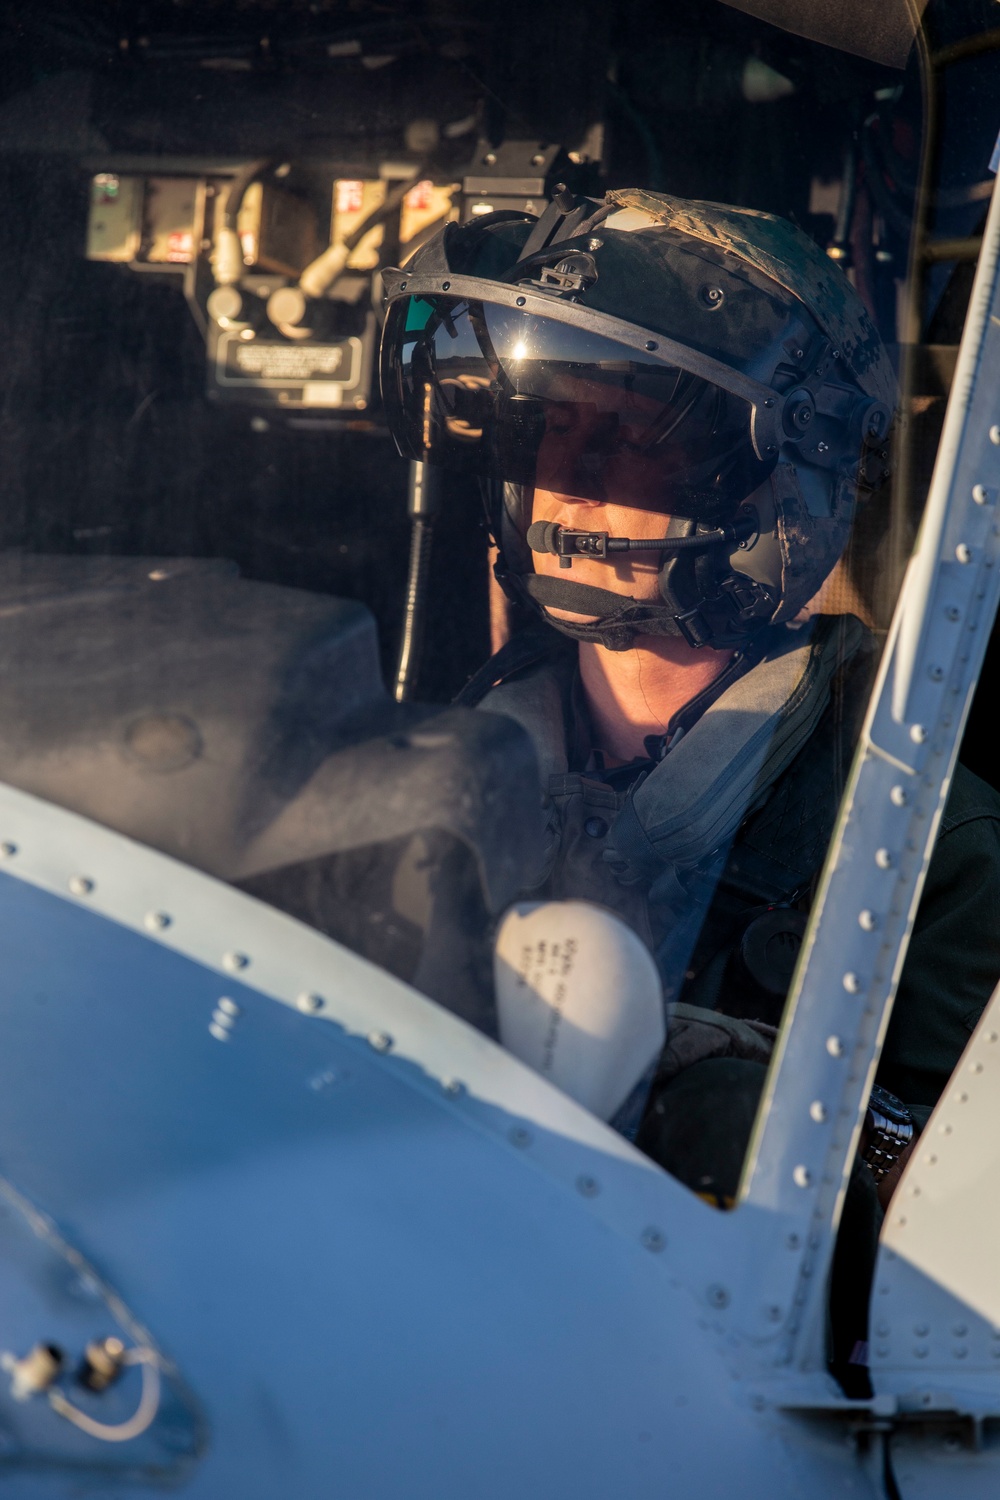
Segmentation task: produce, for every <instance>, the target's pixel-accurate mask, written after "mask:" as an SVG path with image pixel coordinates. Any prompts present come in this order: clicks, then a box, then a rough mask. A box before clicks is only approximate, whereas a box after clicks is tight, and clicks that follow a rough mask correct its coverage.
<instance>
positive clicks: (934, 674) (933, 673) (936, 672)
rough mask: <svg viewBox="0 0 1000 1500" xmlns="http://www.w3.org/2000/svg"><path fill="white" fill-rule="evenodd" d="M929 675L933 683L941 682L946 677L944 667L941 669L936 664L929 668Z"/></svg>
mask: <svg viewBox="0 0 1000 1500" xmlns="http://www.w3.org/2000/svg"><path fill="white" fill-rule="evenodd" d="M927 675H928V677H929V678H930V680H931V682H940V681H941V679H942V677H943V676H944V667H939V666H938V665H937V663H936V662H935V663H934V665H933V666H930V667H928V668H927Z"/></svg>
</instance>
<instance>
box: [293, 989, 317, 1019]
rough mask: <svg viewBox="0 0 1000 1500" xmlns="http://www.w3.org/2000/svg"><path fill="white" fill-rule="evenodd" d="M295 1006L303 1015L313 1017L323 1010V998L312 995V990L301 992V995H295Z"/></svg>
mask: <svg viewBox="0 0 1000 1500" xmlns="http://www.w3.org/2000/svg"><path fill="white" fill-rule="evenodd" d="M295 1004H296V1006H297V1007H298V1009H299V1010H301V1011H302V1012H303V1014H305V1015H307V1016H314V1015H315V1014H316V1012H317V1011H318V1010H322V1009H323V996H322V995H315V994H313V992H312V990H303V991H302V993H301V995H296V997H295Z"/></svg>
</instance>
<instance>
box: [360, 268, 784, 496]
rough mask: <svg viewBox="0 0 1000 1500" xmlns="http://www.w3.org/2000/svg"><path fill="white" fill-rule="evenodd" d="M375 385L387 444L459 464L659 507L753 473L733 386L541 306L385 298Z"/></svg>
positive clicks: (743, 407)
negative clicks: (539, 311)
mask: <svg viewBox="0 0 1000 1500" xmlns="http://www.w3.org/2000/svg"><path fill="white" fill-rule="evenodd" d="M382 393H383V399H384V401H385V406H386V412H387V416H388V420H389V426H390V428H391V430H392V433H393V436H394V437H395V439H396V443H397V445H398V446H399V448H400V451H401V452H402V453H403V454H404V455H405V456H407V457H409V458H415V459H422V460H425V461H427V462H430V463H434V464H439V465H442V466H443V467H446V468H450V469H455V470H458V471H459V472H461V473H465V474H472V475H479V476H481V477H485V478H494V479H504V480H508V481H510V482H512V483H516V484H531V485H534V486H535V487H536V488H541V489H545V490H551V491H553V492H554V493H556V494H560V495H569V496H573V497H575V498H576V499H580V500H597V501H601V502H603V503H604V504H609V505H628V506H633V507H636V508H638V509H642V510H652V511H660V512H663V513H665V514H668V515H689V516H695V517H706V516H713V517H714V516H718V515H721V514H724V513H726V512H728V511H730V510H732V509H734V508H735V507H736V506H738V505H739V504H740V502H741V501H743V500H744V499H745V498H746V497H747V495H749V494H751V493H752V492H753V490H755V489H756V488H757V487H758V486H759V485H760V484H761V483H762V482H763V480H764V479H765V478H766V476H767V474H768V472H769V471H770V468H771V467H772V465H769V464H765V463H762V462H761V460H760V459H759V458H758V456H757V453H756V451H755V449H754V446H753V441H752V438H751V418H752V407H751V406H750V404H749V403H748V402H747V401H746V400H744V399H743V398H742V397H740V396H736V395H734V394H733V393H732V392H730V391H726V390H723V389H722V388H721V387H720V386H718V385H714V384H712V383H711V382H709V381H707V380H705V379H703V378H701V377H699V376H697V375H694V374H693V373H691V371H689V370H685V369H682V368H680V367H678V366H677V365H671V364H665V363H663V362H662V361H660V360H657V359H656V358H655V357H654V356H653V355H648V356H643V355H642V354H641V353H640V352H639V351H637V350H635V349H632V348H630V347H629V346H627V345H625V344H619V343H617V342H615V341H614V340H611V339H606V338H603V337H601V336H600V335H598V334H595V333H592V332H590V331H589V330H587V329H585V328H580V327H577V326H574V325H572V324H568V323H563V322H561V321H559V320H557V319H555V318H547V317H539V316H537V315H536V314H534V313H529V312H522V311H521V310H519V309H516V308H511V307H504V306H500V305H497V304H495V303H489V302H469V301H465V300H463V299H461V298H458V297H449V296H434V297H407V298H401V299H400V300H399V301H397V302H395V303H394V304H393V306H392V307H391V308H390V311H389V314H388V318H387V320H386V326H385V333H384V336H383V343H382Z"/></svg>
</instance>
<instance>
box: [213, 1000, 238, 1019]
mask: <svg viewBox="0 0 1000 1500" xmlns="http://www.w3.org/2000/svg"><path fill="white" fill-rule="evenodd" d="M218 1008H219V1010H221V1011H222V1013H223V1015H225V1016H238V1015H239V1013H240V1008H239V1006H238V1005H237V1004H236V1001H235V1000H230V998H229V996H228V995H223V996H222V999H221V1000H220V1001H219V1006H218Z"/></svg>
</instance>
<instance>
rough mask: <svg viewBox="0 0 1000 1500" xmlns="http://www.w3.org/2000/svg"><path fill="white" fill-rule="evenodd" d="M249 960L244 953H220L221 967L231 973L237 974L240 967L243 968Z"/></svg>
mask: <svg viewBox="0 0 1000 1500" xmlns="http://www.w3.org/2000/svg"><path fill="white" fill-rule="evenodd" d="M249 962H250V960H249V958H248V957H247V955H246V954H245V953H224V954H223V955H222V967H223V968H224V969H228V970H229V972H230V973H231V974H238V973H239V971H240V969H245V968H246V966H247V964H248V963H249Z"/></svg>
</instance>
